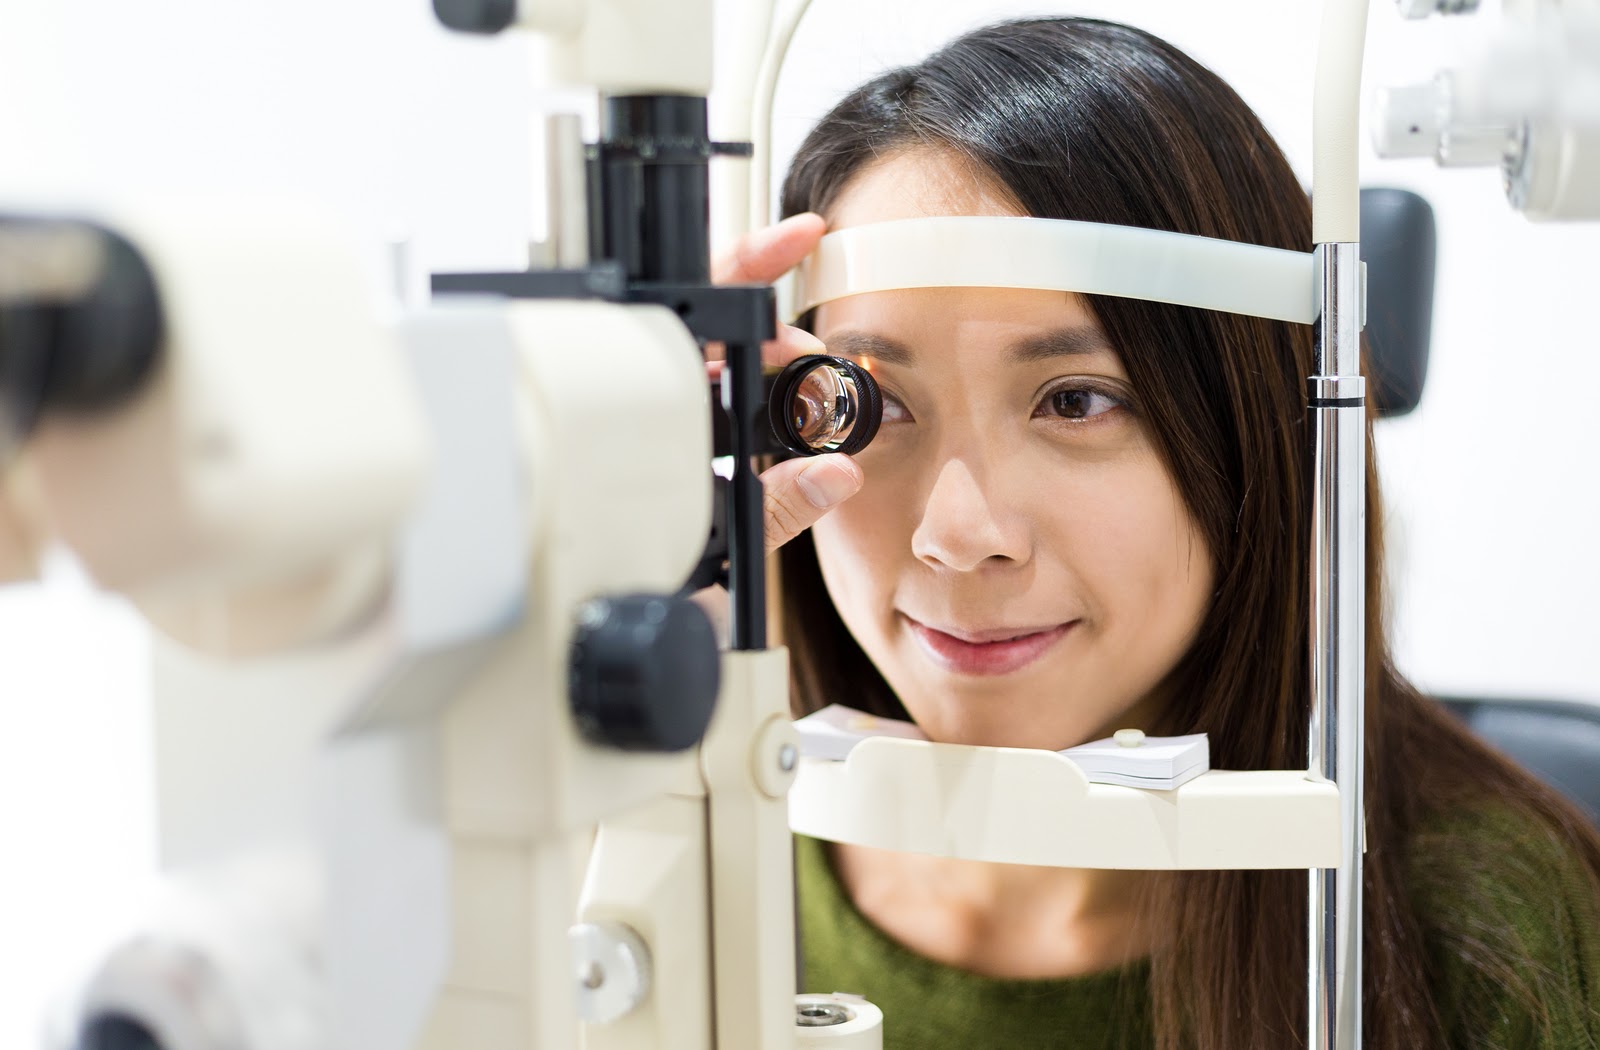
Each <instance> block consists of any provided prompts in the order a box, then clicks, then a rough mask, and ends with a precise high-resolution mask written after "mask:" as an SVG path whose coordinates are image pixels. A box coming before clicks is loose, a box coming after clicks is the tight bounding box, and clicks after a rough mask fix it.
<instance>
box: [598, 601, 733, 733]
mask: <svg viewBox="0 0 1600 1050" xmlns="http://www.w3.org/2000/svg"><path fill="white" fill-rule="evenodd" d="M718 660H719V657H718V653H717V639H716V633H715V632H714V631H713V630H712V628H711V621H710V619H709V618H708V617H707V616H706V614H705V612H704V611H703V610H702V609H701V608H700V607H699V606H698V605H696V604H695V603H694V602H692V601H690V600H689V599H687V598H679V597H667V596H661V595H651V594H634V595H626V596H623V597H616V598H597V599H595V600H594V601H591V602H588V603H586V604H585V605H584V606H583V608H582V609H581V610H580V611H579V616H578V630H577V634H576V636H575V637H574V639H573V642H572V653H571V660H570V663H569V665H568V667H569V680H568V691H569V699H570V701H571V703H572V714H573V718H574V719H575V720H576V721H577V724H578V728H579V731H580V732H582V733H583V735H584V737H585V738H587V739H588V740H590V741H592V742H593V743H596V744H601V745H604V746H607V747H615V748H621V749H623V750H627V751H683V750H685V749H687V748H691V747H693V746H695V745H696V744H698V743H699V742H700V738H701V737H702V736H704V735H705V732H706V726H708V725H710V723H711V712H712V710H713V709H714V708H715V707H716V703H717V686H718V678H719V663H718Z"/></svg>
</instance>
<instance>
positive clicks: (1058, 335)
mask: <svg viewBox="0 0 1600 1050" xmlns="http://www.w3.org/2000/svg"><path fill="white" fill-rule="evenodd" d="M827 343H828V353H830V354H839V355H841V356H844V357H871V358H874V359H875V360H878V361H882V362H883V363H884V364H888V365H902V366H905V365H910V364H911V363H912V353H911V348H910V347H908V346H906V345H905V344H904V343H901V342H897V341H895V340H893V339H890V338H888V337H887V336H881V335H874V334H873V333H871V332H857V331H845V332H839V333H837V334H836V335H832V336H829V337H828V340H827ZM1115 353H1116V350H1115V349H1113V348H1112V346H1111V341H1110V340H1109V339H1107V338H1106V334H1105V333H1104V332H1102V331H1101V330H1100V328H1099V327H1098V326H1097V325H1093V324H1075V325H1068V326H1066V327H1064V328H1053V329H1051V330H1050V331H1048V332H1043V333H1041V334H1039V335H1033V336H1028V337H1027V338H1025V339H1019V340H1018V341H1017V342H1015V343H1012V344H1011V360H1012V361H1014V362H1016V363H1017V364H1031V363H1033V362H1035V361H1048V360H1051V359H1052V358H1057V357H1073V356H1082V355H1086V354H1112V355H1114V354H1115Z"/></svg>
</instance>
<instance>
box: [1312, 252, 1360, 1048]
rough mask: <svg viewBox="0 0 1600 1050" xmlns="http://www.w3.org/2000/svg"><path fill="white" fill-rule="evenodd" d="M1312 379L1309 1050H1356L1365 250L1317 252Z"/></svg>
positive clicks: (1357, 1010)
mask: <svg viewBox="0 0 1600 1050" xmlns="http://www.w3.org/2000/svg"><path fill="white" fill-rule="evenodd" d="M1316 261H1317V270H1318V275H1319V277H1318V286H1317V292H1318V305H1319V310H1318V314H1319V316H1318V319H1317V322H1316V324H1317V329H1316V339H1317V346H1316V374H1315V375H1313V376H1312V377H1311V378H1310V382H1309V384H1308V391H1307V393H1308V403H1309V412H1310V414H1311V433H1312V438H1311V440H1312V472H1313V492H1312V510H1311V515H1312V518H1311V623H1310V638H1309V642H1310V652H1311V733H1310V756H1309V757H1310V775H1311V776H1312V777H1314V778H1317V779H1325V780H1331V781H1333V782H1335V783H1336V784H1337V785H1338V787H1339V804H1340V809H1341V813H1340V831H1341V835H1342V838H1341V843H1342V845H1341V852H1340V864H1339V867H1338V868H1337V869H1325V868H1324V869H1313V870H1312V871H1311V873H1310V908H1309V911H1308V924H1309V945H1308V947H1309V951H1308V953H1307V959H1308V977H1309V983H1308V988H1309V1027H1308V1035H1307V1046H1308V1047H1314V1048H1316V1050H1357V1048H1359V1047H1360V1046H1361V928H1362V927H1361V915H1362V907H1361V859H1362V857H1361V855H1362V844H1363V843H1362V837H1363V834H1364V822H1363V820H1362V812H1363V811H1362V795H1363V791H1362V788H1363V783H1364V781H1363V776H1362V764H1363V763H1362V755H1363V741H1364V739H1365V737H1364V726H1363V718H1362V713H1363V696H1364V688H1363V686H1364V677H1363V674H1364V663H1365V650H1366V583H1365V578H1366V543H1365V540H1366V533H1365V529H1366V516H1367V515H1366V428H1367V409H1366V389H1365V387H1366V383H1365V380H1363V379H1362V377H1361V374H1360V364H1361V362H1360V335H1361V322H1362V316H1361V314H1362V309H1361V301H1362V280H1361V260H1360V257H1359V245H1358V244H1356V243H1327V244H1319V245H1318V246H1317V249H1316Z"/></svg>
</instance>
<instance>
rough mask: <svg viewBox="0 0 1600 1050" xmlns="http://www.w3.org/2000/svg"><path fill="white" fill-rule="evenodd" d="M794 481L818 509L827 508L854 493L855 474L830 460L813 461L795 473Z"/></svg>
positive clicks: (807, 500) (856, 483)
mask: <svg viewBox="0 0 1600 1050" xmlns="http://www.w3.org/2000/svg"><path fill="white" fill-rule="evenodd" d="M794 483H795V484H796V485H797V486H799V488H800V491H801V493H802V494H804V495H805V497H806V502H807V503H810V504H811V505H812V506H813V507H815V508H817V509H818V510H827V509H828V508H829V507H832V506H834V505H835V504H837V503H842V502H844V500H845V499H847V498H849V497H850V496H852V495H854V494H855V491H856V488H857V485H858V482H857V479H856V477H855V475H853V474H851V473H850V471H849V470H848V469H847V468H845V467H842V466H840V465H839V464H838V463H836V462H834V461H832V460H823V461H821V462H818V463H814V464H812V465H811V466H809V467H807V468H806V469H805V470H803V471H801V472H800V473H799V474H798V475H796V477H795V479H794Z"/></svg>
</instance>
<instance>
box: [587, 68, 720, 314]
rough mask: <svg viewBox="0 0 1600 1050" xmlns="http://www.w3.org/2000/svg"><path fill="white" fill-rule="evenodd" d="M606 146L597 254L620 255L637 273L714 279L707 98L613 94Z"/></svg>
mask: <svg viewBox="0 0 1600 1050" xmlns="http://www.w3.org/2000/svg"><path fill="white" fill-rule="evenodd" d="M598 150H599V157H598V162H599V164H598V167H599V171H598V173H597V174H598V178H599V181H600V187H599V191H600V199H601V207H600V226H601V229H600V230H599V236H598V237H597V238H596V239H597V241H598V245H597V247H598V249H599V250H598V252H596V253H595V254H596V256H597V257H598V258H608V259H616V260H618V261H620V262H621V263H622V265H623V267H624V268H625V269H626V271H627V274H628V279H629V280H632V281H644V282H662V283H669V284H704V283H707V282H709V280H710V276H711V240H710V237H711V235H710V224H711V189H710V176H709V174H708V168H709V162H710V159H711V138H710V132H709V129H708V125H707V120H706V100H705V98H704V97H703V96H699V95H612V96H607V97H606V99H605V101H604V106H603V109H602V115H601V128H600V143H599V146H598ZM591 192H592V191H591Z"/></svg>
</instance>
